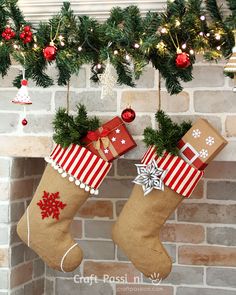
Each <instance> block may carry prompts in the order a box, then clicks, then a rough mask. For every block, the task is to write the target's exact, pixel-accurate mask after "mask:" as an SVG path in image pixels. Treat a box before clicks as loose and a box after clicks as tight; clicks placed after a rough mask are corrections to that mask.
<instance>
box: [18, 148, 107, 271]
mask: <svg viewBox="0 0 236 295" xmlns="http://www.w3.org/2000/svg"><path fill="white" fill-rule="evenodd" d="M50 162H51V164H52V165H53V167H54V168H53V167H52V166H51V165H47V167H46V169H45V172H44V174H43V176H42V179H41V182H40V184H39V186H38V188H37V190H36V192H35V194H34V197H33V199H32V201H31V203H30V205H29V206H28V208H27V210H26V212H25V214H24V215H23V217H22V218H21V220H20V221H19V223H18V226H17V233H18V235H19V236H20V238H21V239H22V240H23V241H24V242H25V243H26V244H27V245H28V246H29V247H30V248H32V249H33V250H34V251H35V252H36V253H37V254H38V255H39V256H40V257H41V258H42V259H43V260H44V261H45V263H46V264H47V265H48V266H49V267H51V268H53V269H56V270H59V271H64V272H69V271H73V270H74V269H75V268H77V267H78V266H79V265H80V263H81V260H82V258H83V253H82V250H81V249H80V247H79V246H78V245H77V243H76V242H75V241H74V239H73V238H72V236H71V234H70V225H71V222H72V220H73V217H74V216H75V214H76V212H77V211H78V209H79V208H80V207H81V206H82V204H83V203H84V202H85V201H86V200H87V198H88V196H89V191H90V193H91V192H92V193H94V192H95V189H97V187H98V186H99V184H100V183H101V181H102V179H104V177H105V175H106V174H107V173H108V171H109V169H110V166H111V164H109V163H107V162H105V161H104V160H102V159H100V158H99V157H97V156H95V155H94V154H92V153H91V152H90V151H88V150H87V149H85V148H81V147H79V146H75V145H73V146H71V147H70V148H68V149H62V148H61V147H58V146H57V147H56V149H55V150H54V151H53V153H52V155H51V161H50ZM55 169H56V170H55ZM57 170H60V171H59V172H60V173H62V175H61V174H59V173H58V171H57ZM67 175H70V177H69V180H70V181H69V180H68V179H65V178H62V176H63V177H66V176H67ZM93 184H94V185H93Z"/></svg>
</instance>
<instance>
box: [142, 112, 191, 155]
mask: <svg viewBox="0 0 236 295" xmlns="http://www.w3.org/2000/svg"><path fill="white" fill-rule="evenodd" d="M155 118H156V121H157V123H158V130H154V129H152V128H151V127H147V128H146V129H145V130H144V142H145V143H146V145H147V147H149V146H155V147H156V148H157V151H156V153H157V155H158V156H162V155H163V153H164V152H165V151H167V152H170V153H171V154H173V155H177V154H178V148H177V144H178V142H179V140H180V139H181V138H182V137H183V136H184V135H185V134H186V132H187V131H188V130H189V129H190V128H191V127H192V123H191V122H190V121H188V122H187V121H183V122H182V123H181V124H177V123H174V122H173V121H172V120H171V118H170V117H169V116H168V115H167V114H165V112H163V111H158V112H157V113H156V115H155Z"/></svg>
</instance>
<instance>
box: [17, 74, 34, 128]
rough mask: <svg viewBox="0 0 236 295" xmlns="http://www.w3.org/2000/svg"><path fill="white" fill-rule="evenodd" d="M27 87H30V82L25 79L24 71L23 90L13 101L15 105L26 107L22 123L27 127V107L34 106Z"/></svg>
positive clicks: (20, 90) (21, 89) (19, 91)
mask: <svg viewBox="0 0 236 295" xmlns="http://www.w3.org/2000/svg"><path fill="white" fill-rule="evenodd" d="M27 86H28V81H27V80H26V79H25V75H24V71H23V80H22V81H21V88H20V89H19V90H18V92H17V95H16V97H15V98H14V99H13V100H12V102H13V103H16V104H21V105H23V106H24V114H23V119H22V121H21V124H22V125H23V126H26V125H27V124H28V121H27V120H26V118H25V116H26V109H25V106H26V105H30V104H32V101H31V99H30V96H29V93H28V87H27Z"/></svg>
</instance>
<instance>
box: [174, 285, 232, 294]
mask: <svg viewBox="0 0 236 295" xmlns="http://www.w3.org/2000/svg"><path fill="white" fill-rule="evenodd" d="M181 287H188V288H192V287H194V288H198V289H205V288H206V287H207V288H208V289H218V290H223V291H225V290H227V291H235V290H236V288H231V287H219V286H211V285H206V286H203V285H195V284H192V285H187V284H181V286H177V288H181ZM200 295H201V294H200Z"/></svg>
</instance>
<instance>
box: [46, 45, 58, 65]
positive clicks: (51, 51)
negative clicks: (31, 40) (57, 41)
mask: <svg viewBox="0 0 236 295" xmlns="http://www.w3.org/2000/svg"><path fill="white" fill-rule="evenodd" d="M43 55H44V57H45V59H46V60H48V61H52V60H55V59H56V55H57V48H56V47H55V46H54V45H49V46H47V47H46V48H44V49H43Z"/></svg>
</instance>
